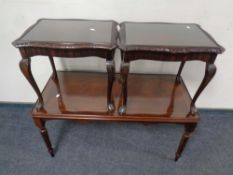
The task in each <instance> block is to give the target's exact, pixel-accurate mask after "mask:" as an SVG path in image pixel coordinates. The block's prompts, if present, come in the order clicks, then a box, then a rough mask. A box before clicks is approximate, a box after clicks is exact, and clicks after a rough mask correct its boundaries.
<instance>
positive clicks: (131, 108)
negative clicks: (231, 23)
mask: <svg viewBox="0 0 233 175" xmlns="http://www.w3.org/2000/svg"><path fill="white" fill-rule="evenodd" d="M120 27H121V29H120V37H119V38H120V43H119V47H120V49H121V53H122V65H121V75H118V74H116V76H115V67H114V61H113V56H114V50H115V48H116V47H117V44H116V43H117V41H116V40H117V36H118V34H117V23H116V22H114V21H92V20H52V19H41V20H39V21H38V22H37V23H36V24H35V25H33V26H32V27H30V28H29V29H28V30H27V31H26V32H25V33H24V34H23V35H22V36H21V37H20V38H19V39H17V40H16V41H14V42H13V45H14V46H15V47H17V48H19V50H20V53H21V55H22V60H21V61H20V68H21V70H22V73H23V74H24V76H25V77H26V78H27V80H28V81H29V83H30V84H31V85H32V87H33V89H34V90H35V92H36V94H37V96H38V100H37V102H36V104H35V107H34V108H33V111H32V116H33V119H34V122H35V124H36V126H37V127H38V128H39V129H40V132H41V135H42V137H43V139H44V141H45V143H46V146H47V148H48V151H49V153H50V154H51V156H54V152H53V148H52V145H51V143H50V139H49V136H48V132H47V129H46V127H45V123H46V121H48V120H59V119H63V120H76V121H80V122H82V121H90V120H95V121H119V122H144V123H149V122H150V123H178V124H184V125H185V133H184V134H183V136H182V139H181V141H180V145H179V147H178V150H177V153H176V158H175V160H177V159H178V158H179V156H180V155H181V153H182V150H183V149H184V146H185V143H186V142H187V140H188V138H189V137H190V134H191V133H192V132H193V130H194V129H195V127H196V124H197V123H198V121H199V115H198V113H197V112H196V110H195V109H196V108H195V105H194V104H195V101H196V99H197V97H198V96H199V94H200V93H201V92H202V90H203V89H204V88H205V86H206V85H207V84H208V82H209V81H210V80H211V78H212V77H213V75H214V73H215V70H216V68H215V65H214V60H215V57H216V55H217V54H218V53H221V52H222V51H223V48H222V47H220V46H219V45H217V44H216V42H214V40H213V39H211V38H210V37H209V35H207V34H206V33H205V32H204V31H203V30H201V29H200V28H199V27H198V26H197V25H194V24H151V23H150V24H149V23H122V24H121V25H120ZM193 30H194V31H193ZM192 31H193V32H194V33H193V32H192ZM161 32H162V33H161ZM185 32H187V33H185ZM189 32H191V33H189ZM163 33H164V34H163ZM178 34H180V35H181V36H182V37H180V35H178ZM198 37H199V38H198ZM176 39H178V40H176ZM191 41H192V42H193V43H189V42H191ZM169 43H170V44H169ZM190 44H191V45H190ZM192 44H193V45H192ZM37 55H42V56H48V57H49V60H50V63H51V66H52V70H53V74H52V75H51V77H50V78H49V80H48V82H47V84H46V86H45V88H44V89H43V91H42V92H40V90H39V88H38V86H37V84H36V81H35V80H34V78H33V75H32V71H31V58H32V57H33V56H37ZM85 56H97V57H100V58H104V59H106V62H107V63H106V64H107V72H108V73H107V74H105V73H87V72H75V71H74V72H69V71H56V68H55V64H54V62H53V57H67V58H73V57H85ZM137 59H151V60H160V61H181V66H180V69H179V72H178V74H177V75H139V74H130V76H128V72H129V63H130V61H134V60H137ZM188 60H201V61H204V62H206V73H205V77H204V79H203V82H202V83H201V86H200V88H199V89H198V91H197V93H196V95H195V96H194V98H193V99H192V98H191V97H190V95H189V93H188V91H187V89H186V86H185V84H184V82H183V80H182V78H181V76H180V75H181V71H182V68H183V66H184V63H185V61H188ZM115 78H118V79H119V81H115V83H113V82H114V79H115ZM127 93H128V95H127ZM127 96H128V97H129V99H128V103H127ZM115 104H118V106H117V110H115V106H116V105H115ZM126 104H127V108H126ZM126 109H127V110H126Z"/></svg>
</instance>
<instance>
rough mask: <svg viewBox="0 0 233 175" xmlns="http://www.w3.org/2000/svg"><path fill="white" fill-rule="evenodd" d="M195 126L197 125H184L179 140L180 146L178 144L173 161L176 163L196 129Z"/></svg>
mask: <svg viewBox="0 0 233 175" xmlns="http://www.w3.org/2000/svg"><path fill="white" fill-rule="evenodd" d="M196 125H197V124H196V123H189V124H185V131H184V134H183V135H182V138H181V140H180V144H179V146H178V149H177V151H176V157H175V161H177V160H178V159H179V158H180V156H181V154H182V152H183V150H184V147H185V145H186V144H187V142H188V140H189V138H190V136H191V134H192V132H193V131H194V130H195V128H196Z"/></svg>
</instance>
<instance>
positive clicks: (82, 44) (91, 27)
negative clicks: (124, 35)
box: [13, 19, 117, 49]
mask: <svg viewBox="0 0 233 175" xmlns="http://www.w3.org/2000/svg"><path fill="white" fill-rule="evenodd" d="M13 45H14V46H15V47H46V48H103V49H114V48H116V47H117V23H116V22H115V21H111V20H109V21H107V20H106V21H104V20H81V19H39V20H38V21H37V22H36V23H35V24H34V25H32V26H31V27H30V28H29V29H27V30H26V31H25V33H24V34H23V35H22V36H21V37H20V38H19V39H17V40H15V41H14V42H13Z"/></svg>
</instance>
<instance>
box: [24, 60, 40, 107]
mask: <svg viewBox="0 0 233 175" xmlns="http://www.w3.org/2000/svg"><path fill="white" fill-rule="evenodd" d="M19 67H20V69H21V71H22V73H23V75H24V76H25V78H26V79H27V80H28V82H29V83H30V84H31V86H32V87H33V89H34V90H35V92H36V94H37V96H38V102H39V103H38V106H37V109H43V97H42V95H41V92H40V89H39V88H38V86H37V84H36V81H35V79H34V77H33V75H32V71H31V58H24V59H22V60H21V61H20V62H19Z"/></svg>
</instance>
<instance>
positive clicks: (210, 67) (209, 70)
mask: <svg viewBox="0 0 233 175" xmlns="http://www.w3.org/2000/svg"><path fill="white" fill-rule="evenodd" d="M215 73H216V66H215V65H214V63H213V62H212V63H206V68H205V76H204V78H203V80H202V82H201V84H200V86H199V88H198V89H197V92H196V94H195V95H194V97H193V99H192V102H191V104H190V113H191V114H192V115H195V114H196V112H197V110H196V108H195V103H196V101H197V98H198V97H199V95H200V94H201V92H202V91H203V90H204V89H205V87H206V86H207V85H208V83H209V82H210V81H211V80H212V78H213V77H214V75H215Z"/></svg>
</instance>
